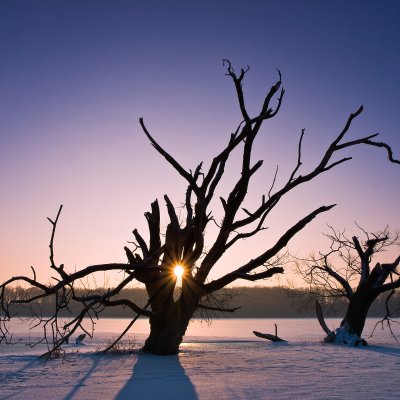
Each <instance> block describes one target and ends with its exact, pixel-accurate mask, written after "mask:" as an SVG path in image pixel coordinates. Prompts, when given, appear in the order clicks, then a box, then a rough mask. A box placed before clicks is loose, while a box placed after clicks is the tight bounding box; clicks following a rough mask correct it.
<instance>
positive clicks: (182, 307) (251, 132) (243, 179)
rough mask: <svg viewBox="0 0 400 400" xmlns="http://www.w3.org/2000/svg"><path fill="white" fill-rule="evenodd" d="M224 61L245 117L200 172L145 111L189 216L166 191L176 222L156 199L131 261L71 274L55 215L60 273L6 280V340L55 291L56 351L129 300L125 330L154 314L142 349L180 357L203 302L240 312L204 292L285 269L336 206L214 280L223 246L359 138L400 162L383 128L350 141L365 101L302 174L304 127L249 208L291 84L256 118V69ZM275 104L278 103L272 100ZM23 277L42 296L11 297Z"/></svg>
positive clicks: (0, 294) (276, 89)
mask: <svg viewBox="0 0 400 400" xmlns="http://www.w3.org/2000/svg"><path fill="white" fill-rule="evenodd" d="M224 66H225V67H226V75H227V76H228V77H229V78H230V79H232V82H233V84H234V88H235V90H236V96H237V99H238V102H239V109H240V113H241V119H242V122H240V124H239V125H238V127H237V129H236V131H235V132H234V133H232V134H231V135H230V137H229V139H228V142H227V145H226V146H225V148H224V149H223V150H222V151H221V152H220V153H218V154H217V155H216V156H215V157H214V158H213V159H212V161H211V164H210V166H209V168H208V169H206V170H203V164H202V163H200V164H199V165H198V166H197V167H196V168H194V170H193V171H191V170H189V171H188V170H186V169H185V168H183V167H182V165H181V164H180V163H179V162H178V161H177V160H176V159H175V158H174V157H173V156H172V155H171V154H170V153H168V152H167V151H166V150H165V149H164V148H162V147H161V146H160V145H159V144H158V143H157V142H156V140H155V139H154V138H153V136H152V135H151V134H150V132H149V130H148V129H147V127H146V125H145V123H144V121H143V118H140V120H139V121H140V125H141V127H142V129H143V131H144V133H145V135H146V136H147V138H148V139H149V141H150V143H151V144H152V145H153V147H154V148H155V149H156V151H157V152H158V153H159V154H160V155H161V156H163V157H164V158H165V159H166V161H167V162H168V163H169V164H170V165H171V166H172V167H173V168H174V169H175V171H176V172H177V173H178V174H179V175H180V176H181V177H182V178H183V179H184V180H185V181H186V183H187V190H186V195H185V197H184V210H185V219H184V221H183V222H182V221H180V220H179V218H178V215H177V211H176V209H175V207H174V205H173V204H172V202H171V201H170V199H169V197H168V196H167V195H165V196H164V200H165V204H166V209H167V213H168V217H169V223H168V225H167V226H166V229H165V231H163V230H162V229H161V226H160V207H159V203H158V201H157V200H156V201H154V202H153V203H152V204H151V211H149V212H146V213H145V217H146V220H147V224H148V236H149V240H148V241H146V240H145V239H144V237H143V236H142V235H141V234H140V233H139V232H138V231H137V230H136V229H135V230H134V231H133V235H134V237H135V242H136V247H135V249H134V250H130V249H129V248H128V247H125V252H126V256H127V258H128V263H127V264H121V263H108V264H102V265H91V266H88V267H86V268H84V269H82V270H80V271H77V272H74V273H68V272H67V271H66V270H65V269H64V266H63V265H62V264H61V265H57V264H56V262H55V260H54V251H53V242H54V235H55V231H56V226H57V223H58V219H59V216H60V212H61V208H60V210H59V212H58V214H57V217H56V218H55V219H54V220H50V219H49V221H50V223H51V224H52V227H53V229H52V234H51V240H50V267H51V269H52V270H53V273H56V274H57V277H54V278H53V281H52V283H51V284H49V285H46V284H43V283H40V282H39V281H38V280H37V279H36V273H35V271H34V270H33V278H29V277H27V276H17V277H13V278H11V279H9V280H7V281H6V282H4V283H3V284H2V285H1V286H0V290H1V291H0V304H1V310H2V311H3V314H4V317H3V318H2V319H1V327H2V331H3V338H5V337H6V333H7V321H8V320H9V319H10V317H11V314H10V311H9V306H10V304H13V303H18V302H26V303H30V302H33V301H38V300H39V299H41V298H43V297H47V296H55V298H56V307H55V310H54V314H53V315H52V316H51V317H50V318H47V319H41V320H39V322H38V323H41V324H44V326H45V328H46V327H47V329H48V331H49V332H51V333H52V335H51V336H50V337H51V339H52V340H51V346H50V348H49V351H50V352H51V351H54V350H58V349H59V348H60V347H61V346H62V344H63V343H65V342H66V341H67V340H68V339H69V337H70V336H71V335H72V334H74V332H75V331H76V330H77V329H78V328H82V321H83V318H84V317H88V316H89V317H91V318H92V317H96V316H97V315H98V314H99V313H101V311H102V310H103V309H104V308H105V307H113V306H117V305H123V306H126V307H129V308H130V309H131V310H132V313H133V314H135V315H136V316H135V317H134V318H133V319H132V322H131V323H130V324H129V326H128V327H127V329H126V330H125V331H124V332H123V333H122V335H123V334H124V333H125V332H126V331H127V330H128V329H129V328H130V326H132V324H133V323H134V321H135V320H136V319H137V317H138V316H144V317H148V318H149V319H150V327H151V331H150V335H149V337H148V338H147V340H146V342H145V345H144V350H145V351H148V352H151V353H154V354H174V353H176V352H177V351H178V349H179V345H180V343H181V341H182V338H183V336H184V334H185V332H186V329H187V326H188V323H189V320H190V319H191V318H192V316H193V313H194V312H195V311H196V310H197V309H203V310H204V309H212V310H213V311H233V310H224V309H223V308H222V307H215V306H210V305H207V301H206V299H207V297H208V296H211V295H212V294H213V293H215V292H216V291H218V290H220V289H222V288H224V287H225V286H226V285H228V284H230V283H232V282H234V281H236V280H238V279H244V280H248V281H257V280H260V279H267V278H270V277H272V276H273V275H275V274H278V273H282V272H283V268H282V266H281V265H279V262H278V261H277V259H276V257H278V260H279V254H280V252H281V251H282V249H284V248H285V246H286V245H287V243H288V242H289V240H290V239H292V238H293V236H295V235H296V234H297V233H299V232H300V231H301V230H302V229H303V228H304V227H305V226H306V225H307V224H308V223H310V222H311V221H312V220H313V219H314V218H315V217H316V216H317V215H319V214H320V213H323V212H325V211H328V210H330V209H331V208H332V207H334V205H327V206H321V207H319V208H317V209H315V210H313V211H311V212H309V213H308V214H306V215H305V216H304V217H303V218H302V219H300V220H299V221H297V222H295V223H294V224H293V225H292V226H291V227H289V228H288V229H287V231H286V232H285V233H284V234H282V235H281V236H280V237H278V238H277V239H276V241H275V244H274V245H273V246H272V247H270V248H266V249H265V250H263V251H262V252H261V253H260V254H256V255H253V254H249V261H248V262H246V263H244V264H243V265H237V266H234V267H233V268H232V270H231V272H229V273H227V274H225V275H223V276H221V277H220V278H218V279H214V280H211V281H210V280H209V279H208V276H209V273H210V271H211V270H212V268H213V267H214V266H216V264H217V263H218V262H219V261H220V259H221V257H222V256H223V255H224V253H225V252H226V251H227V250H228V249H229V248H231V247H232V246H234V245H237V244H239V243H240V242H241V240H242V239H248V238H251V237H254V236H255V235H257V234H258V233H260V232H261V231H263V230H264V229H265V225H264V224H265V222H266V219H267V217H268V215H269V214H270V212H271V211H272V210H273V209H274V208H275V207H276V206H277V205H278V203H279V202H280V200H281V199H282V198H283V197H284V196H285V195H286V194H287V193H289V192H290V191H292V190H294V189H295V188H297V187H298V186H300V185H302V184H304V183H306V182H308V181H311V180H312V179H314V178H316V177H317V176H319V175H321V174H323V173H324V172H327V171H329V170H331V169H332V168H334V167H336V166H338V165H339V164H342V163H344V162H345V161H348V160H350V159H351V157H343V158H339V159H334V156H335V155H336V154H338V153H339V152H340V151H341V150H343V149H346V148H350V147H353V146H356V145H359V144H367V145H371V146H378V147H383V148H385V149H386V151H387V154H388V157H389V159H390V160H391V161H394V162H398V161H396V160H394V159H393V156H392V150H391V148H390V147H389V146H388V145H387V144H386V143H381V142H375V141H373V140H372V139H373V138H374V137H375V136H376V134H375V135H370V136H366V137H362V138H360V139H357V140H351V141H345V140H344V138H345V135H346V133H347V132H348V130H349V128H350V125H351V123H352V122H353V120H354V119H355V118H356V117H357V116H358V115H359V114H360V113H361V112H362V110H363V108H362V107H360V108H359V109H358V110H357V111H356V112H355V113H354V114H350V116H349V118H348V120H347V122H346V124H345V126H344V128H343V130H342V131H341V132H340V133H339V134H338V136H337V137H336V138H335V139H334V140H333V141H332V143H331V144H330V145H329V147H328V148H327V149H326V151H325V153H324V155H323V157H322V158H321V160H320V161H319V163H318V165H316V166H315V168H313V169H312V170H310V171H309V172H307V171H304V172H303V171H302V174H300V173H299V172H300V169H301V167H302V141H303V136H304V130H303V131H302V133H301V135H300V140H299V142H298V157H297V162H296V163H295V165H294V168H293V170H292V171H291V173H290V175H289V176H288V177H287V179H286V180H285V183H284V184H283V185H282V186H281V187H280V188H278V189H276V190H275V183H276V179H275V178H276V173H275V178H274V179H273V182H272V184H271V187H270V188H266V195H264V196H262V199H261V202H260V204H259V205H258V206H257V207H256V208H255V209H254V210H252V211H249V210H247V209H245V208H243V202H244V200H245V198H246V196H247V192H248V188H249V182H250V180H251V179H252V177H253V176H254V174H255V173H256V172H257V171H258V170H259V169H260V167H261V166H262V164H263V161H262V160H259V161H256V162H253V161H252V151H253V146H254V143H255V139H256V137H257V135H258V134H259V133H260V132H261V127H262V126H263V124H264V122H266V121H267V120H269V119H271V118H273V117H275V116H276V115H277V113H278V112H279V109H280V107H281V104H282V99H283V96H284V90H283V89H282V88H281V73H280V72H279V71H278V76H279V78H278V80H277V82H276V83H275V84H274V85H273V86H272V87H271V88H270V89H269V91H268V92H267V93H266V95H265V98H264V101H263V103H262V106H261V110H260V112H259V113H258V114H257V115H255V116H250V115H249V113H248V110H247V108H246V105H245V97H244V92H243V86H242V85H243V79H244V77H245V75H246V73H247V72H248V71H249V67H247V68H246V69H241V71H240V73H239V74H238V75H237V74H236V73H235V71H234V69H233V67H232V65H231V63H230V62H229V61H228V60H224ZM273 103H275V104H274V105H273ZM234 152H239V154H240V155H241V161H240V175H239V176H238V178H237V180H236V182H235V183H234V185H233V187H232V190H231V192H230V193H229V195H228V196H227V197H226V198H223V197H219V198H220V200H221V204H222V209H223V211H222V212H223V216H222V221H221V223H220V224H217V227H218V234H217V236H216V238H215V240H214V241H213V243H212V245H211V246H207V247H208V248H207V251H206V248H205V241H204V234H205V230H206V227H207V225H208V224H209V223H210V222H211V221H213V214H212V212H211V210H210V203H211V201H212V200H213V199H214V198H215V197H216V196H217V194H216V193H217V189H218V187H219V185H220V183H221V179H222V177H223V176H224V173H225V166H226V163H227V161H228V159H230V157H231V155H232V154H233V153H234ZM268 189H269V190H268ZM162 231H163V232H162ZM178 264H179V265H181V266H182V267H183V269H184V274H183V278H182V285H181V291H180V295H179V297H178V298H176V297H174V291H175V287H176V284H177V279H176V276H175V275H174V273H173V271H174V268H175V267H176V265H178ZM112 270H118V271H123V272H124V273H125V275H124V278H123V279H121V282H120V283H119V284H118V286H116V287H115V288H110V289H108V290H105V291H104V292H102V293H92V294H88V295H85V296H79V295H78V294H77V293H76V291H75V290H74V284H75V282H77V281H78V280H79V279H82V278H84V277H88V276H91V275H92V274H94V273H96V272H99V271H112ZM134 280H136V281H139V282H141V283H142V284H144V285H145V287H146V289H147V292H148V295H149V300H148V303H147V304H146V306H144V307H139V306H138V305H137V304H135V303H134V302H132V301H130V300H128V299H121V298H118V294H119V292H120V291H121V289H123V288H124V287H126V286H127V285H128V284H129V283H130V282H132V281H134ZM18 282H25V283H27V284H29V285H32V286H34V287H36V288H38V289H40V294H38V295H37V296H33V297H31V298H29V299H14V300H12V301H11V302H10V301H9V302H7V301H6V299H5V288H7V287H8V286H9V285H12V284H15V283H18ZM71 301H77V302H80V303H81V311H80V312H79V314H78V315H77V316H76V317H75V318H74V319H72V320H71V321H69V322H68V323H67V324H64V325H62V324H61V323H60V322H59V318H58V315H59V312H60V311H61V310H62V309H64V308H67V307H68V304H69V303H70V302H71ZM89 333H90V332H89ZM122 335H121V336H122ZM3 340H5V339H3Z"/></svg>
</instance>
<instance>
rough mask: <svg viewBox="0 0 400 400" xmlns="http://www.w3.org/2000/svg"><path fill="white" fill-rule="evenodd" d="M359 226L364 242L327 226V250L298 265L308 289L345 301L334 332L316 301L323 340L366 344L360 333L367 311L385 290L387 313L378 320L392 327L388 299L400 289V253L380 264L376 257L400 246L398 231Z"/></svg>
mask: <svg viewBox="0 0 400 400" xmlns="http://www.w3.org/2000/svg"><path fill="white" fill-rule="evenodd" d="M359 229H360V230H361V232H362V235H363V237H364V238H365V241H364V242H363V243H362V242H361V240H360V239H359V238H358V237H357V236H352V237H351V239H350V238H348V237H347V236H346V234H345V232H339V231H337V230H335V229H333V228H332V227H330V230H331V231H330V233H329V234H326V235H325V236H326V237H327V238H328V239H329V240H330V241H331V245H330V250H329V251H328V252H326V253H321V252H320V253H319V254H318V255H312V256H311V258H310V259H308V260H303V261H302V262H299V263H298V264H297V268H298V270H299V272H300V274H301V275H302V276H303V278H304V280H305V281H306V282H307V283H308V284H309V286H310V291H311V292H313V293H318V294H319V295H320V296H321V297H322V296H323V297H327V298H329V299H337V298H345V299H347V301H348V306H347V311H346V314H345V316H344V318H343V320H342V322H341V324H340V327H339V328H337V329H336V331H333V332H330V330H329V329H328V327H327V326H326V324H325V322H324V321H323V316H322V309H321V306H320V305H319V303H318V302H317V316H318V319H319V321H320V324H321V326H322V328H323V329H324V331H325V332H326V333H327V337H326V338H325V341H326V342H333V343H337V344H352V345H356V346H357V345H366V344H367V342H366V341H365V340H364V339H362V338H361V335H362V332H363V329H364V325H365V321H366V318H367V315H368V311H369V309H370V307H371V305H372V304H373V302H374V301H375V300H376V299H377V297H378V296H380V295H384V294H385V293H387V294H388V295H387V298H386V315H385V316H384V317H383V319H382V321H381V322H384V321H386V322H387V323H388V325H389V329H390V330H391V322H392V321H393V319H392V314H391V311H390V308H389V300H390V298H391V297H392V296H393V294H394V293H395V291H396V289H398V288H400V268H399V265H400V255H398V256H397V258H395V257H396V256H393V257H392V262H388V263H383V262H382V263H380V262H378V261H376V258H377V255H378V254H380V253H382V252H383V251H385V250H394V249H395V248H396V247H398V246H400V241H399V234H397V235H393V234H390V232H389V230H388V228H385V229H384V230H383V231H382V232H379V233H368V232H366V231H365V230H363V229H362V228H360V227H359ZM390 254H392V252H390ZM391 332H392V335H393V331H392V330H391ZM393 336H394V335H393Z"/></svg>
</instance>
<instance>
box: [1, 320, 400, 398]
mask: <svg viewBox="0 0 400 400" xmlns="http://www.w3.org/2000/svg"><path fill="white" fill-rule="evenodd" d="M251 321H252V320H250V321H249V322H247V326H248V328H249V330H251V329H252V328H253V326H251V325H254V324H255V323H254V324H253V323H252V322H251ZM264 324H265V320H264ZM280 324H281V323H280ZM254 327H255V328H257V326H254ZM264 327H265V326H264ZM228 328H229V327H228ZM218 329H222V328H218V327H217V329H216V330H218ZM216 330H215V329H214V332H216ZM260 330H261V329H260ZM283 331H285V329H283ZM225 332H229V329H226V330H225ZM231 332H232V331H231ZM231 332H229V333H231ZM319 336H320V337H321V338H322V336H323V332H322V331H321V332H320V334H319ZM144 337H145V336H143V337H141V339H140V340H142V339H143V338H144ZM104 338H105V336H104V337H103V339H104ZM103 339H102V340H103ZM370 343H371V341H370ZM103 344H104V343H103ZM139 344H140V343H139ZM98 346H99V342H97V343H88V344H87V345H86V346H83V347H79V348H78V347H76V346H75V345H72V344H71V345H68V347H67V356H66V357H65V358H59V359H52V360H48V361H47V362H44V361H43V360H40V359H38V357H37V354H38V353H40V351H41V350H43V349H37V348H35V349H33V350H29V351H28V350H27V348H26V347H24V346H23V345H22V344H19V345H17V346H15V347H13V348H12V349H11V350H10V348H9V347H8V346H7V348H4V347H3V351H2V352H0V387H1V391H0V399H13V400H14V399H15V400H21V399H24V400H25V399H32V400H35V399H43V400H46V399H52V400H54V399H87V400H90V399H96V400H99V399H101V400H103V399H118V400H123V399H135V400H140V399H146V400H148V399H166V400H168V399H171V400H179V399H185V400H190V399H205V400H208V399H209V400H215V399H216V398H217V399H218V400H222V399H332V400H333V399H338V400H339V399H340V400H342V399H355V400H356V399H362V400H368V399H371V400H372V399H387V400H391V399H399V384H400V346H399V345H398V344H396V342H394V341H389V340H388V338H384V339H379V338H378V339H377V340H376V344H372V343H371V345H370V346H367V347H351V346H334V345H331V344H324V343H322V342H321V341H320V340H314V338H313V339H312V340H309V341H307V340H303V339H301V340H295V339H294V338H293V337H292V338H291V340H290V341H289V342H288V343H272V342H269V341H266V340H263V339H258V338H256V337H254V339H252V338H251V336H246V337H243V338H242V339H240V338H230V339H229V340H225V339H222V338H221V337H220V336H214V337H207V338H204V337H203V338H195V337H194V336H190V335H189V341H188V342H185V343H183V345H182V351H181V352H180V353H179V355H177V356H152V355H148V354H141V353H140V352H135V353H133V354H108V355H104V354H100V353H98V352H96V350H97V348H98Z"/></svg>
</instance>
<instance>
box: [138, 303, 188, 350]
mask: <svg viewBox="0 0 400 400" xmlns="http://www.w3.org/2000/svg"><path fill="white" fill-rule="evenodd" d="M192 315H193V312H191V313H190V312H183V311H182V308H181V307H180V306H179V305H175V306H174V309H173V310H170V311H169V312H167V313H161V314H160V313H157V314H155V315H154V316H152V317H151V318H150V335H149V337H148V338H147V339H146V342H145V344H144V347H143V351H145V352H148V353H151V354H157V355H172V354H177V353H178V351H179V346H180V344H181V343H182V340H183V336H184V335H185V333H186V329H187V327H188V325H189V321H190V319H191V318H192Z"/></svg>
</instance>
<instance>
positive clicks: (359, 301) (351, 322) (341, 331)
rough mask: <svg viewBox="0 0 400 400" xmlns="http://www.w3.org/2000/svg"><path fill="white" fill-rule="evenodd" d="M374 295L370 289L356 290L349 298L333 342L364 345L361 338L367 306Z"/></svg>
mask: <svg viewBox="0 0 400 400" xmlns="http://www.w3.org/2000/svg"><path fill="white" fill-rule="evenodd" d="M375 298H376V296H375V295H373V294H371V292H370V291H365V290H360V291H356V292H355V293H354V295H353V296H352V298H351V299H350V302H349V306H348V308H347V312H346V315H345V317H344V318H343V320H342V322H341V324H340V327H339V328H338V329H336V337H335V342H336V343H339V344H352V345H355V346H358V345H366V344H367V342H366V341H365V340H364V339H362V338H361V334H362V332H363V330H364V325H365V320H366V318H367V315H368V311H369V308H370V306H371V304H372V303H373V302H374V300H375Z"/></svg>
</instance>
